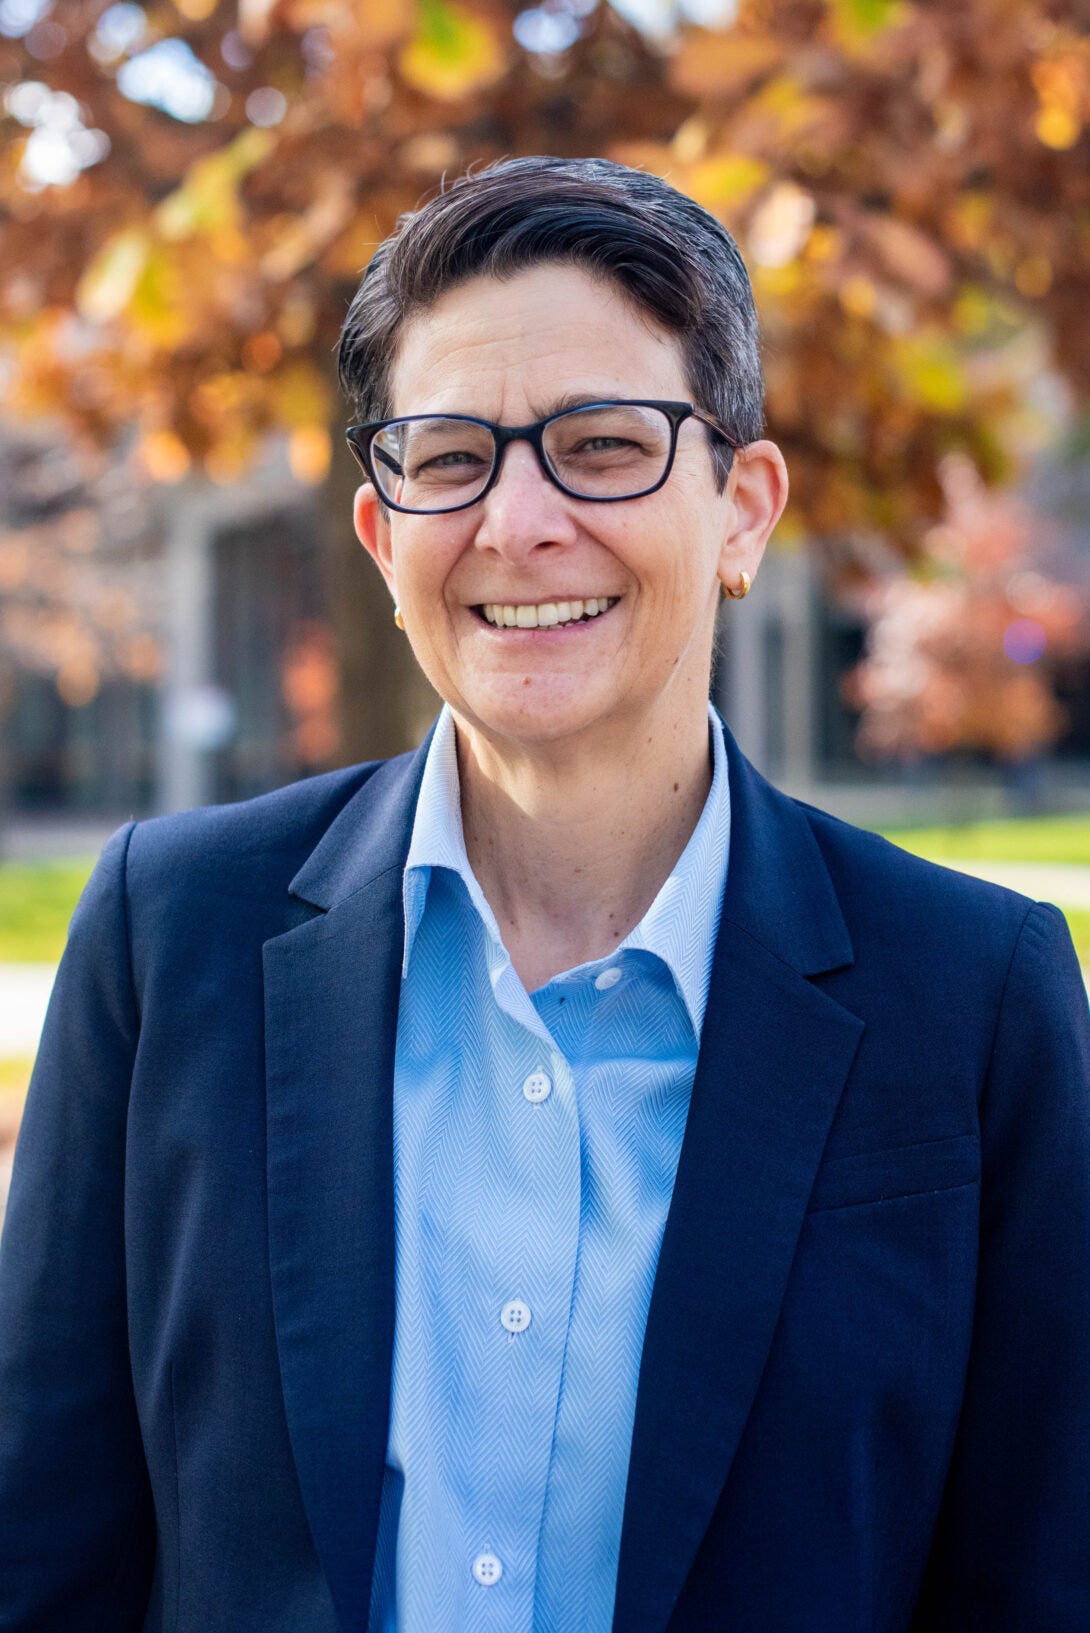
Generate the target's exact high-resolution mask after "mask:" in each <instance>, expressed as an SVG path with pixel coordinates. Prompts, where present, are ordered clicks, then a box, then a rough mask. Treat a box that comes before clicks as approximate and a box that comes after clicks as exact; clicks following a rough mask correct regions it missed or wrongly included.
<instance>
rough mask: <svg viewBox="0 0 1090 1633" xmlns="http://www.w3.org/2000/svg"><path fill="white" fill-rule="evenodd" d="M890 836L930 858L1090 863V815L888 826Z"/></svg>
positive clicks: (937, 860)
mask: <svg viewBox="0 0 1090 1633" xmlns="http://www.w3.org/2000/svg"><path fill="white" fill-rule="evenodd" d="M883 831H884V832H885V836H886V838H887V839H892V840H893V842H894V844H896V845H903V846H904V848H905V850H908V851H913V852H914V853H915V854H916V855H917V856H926V857H927V858H928V860H929V861H932V862H944V861H946V860H947V858H948V857H950V858H953V859H954V860H956V861H959V862H1069V863H1071V862H1073V863H1077V864H1079V865H1081V866H1084V867H1090V816H1050V817H1011V818H1009V819H1003V820H1001V821H996V822H956V823H950V824H949V825H948V826H947V827H943V828H886V829H884V830H883Z"/></svg>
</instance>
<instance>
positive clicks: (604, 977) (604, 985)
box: [594, 964, 621, 992]
mask: <svg viewBox="0 0 1090 1633" xmlns="http://www.w3.org/2000/svg"><path fill="white" fill-rule="evenodd" d="M620 979H621V972H620V970H619V969H618V968H617V966H616V964H614V965H613V966H612V967H611V968H610V969H608V970H603V971H602V973H601V975H596V976H595V977H594V985H595V986H596V987H597V988H598V991H599V992H608V991H609V989H610V987H615V986H616V985H617V982H618V981H619V980H620Z"/></svg>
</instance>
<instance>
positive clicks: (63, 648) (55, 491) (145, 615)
mask: <svg viewBox="0 0 1090 1633" xmlns="http://www.w3.org/2000/svg"><path fill="white" fill-rule="evenodd" d="M149 541H150V526H149V517H148V514H147V505H146V503H145V502H144V496H143V495H142V494H141V492H140V491H139V488H137V491H136V492H134V491H133V488H132V484H131V482H130V481H129V479H128V476H127V473H126V471H125V469H124V467H123V466H120V465H118V463H117V462H116V461H114V460H111V459H108V458H106V457H104V456H102V455H101V454H100V455H99V456H98V457H97V458H95V457H90V456H85V457H83V458H82V459H81V458H77V457H75V456H74V455H73V453H72V452H71V451H68V450H66V449H65V448H64V447H63V445H62V443H61V441H60V439H59V438H58V437H57V436H56V434H55V432H54V434H53V435H50V431H49V428H48V427H45V426H39V427H37V428H36V431H35V432H34V433H28V432H24V433H22V434H21V435H16V434H15V432H14V431H12V430H11V429H10V428H9V429H7V430H6V431H5V434H4V436H3V438H2V439H0V827H2V823H3V819H4V814H5V810H6V795H7V783H8V776H7V766H6V764H5V761H4V748H5V735H6V734H5V732H4V730H3V724H4V718H5V715H6V713H7V710H8V708H9V706H10V704H11V703H12V701H13V699H14V690H15V681H16V676H17V674H18V673H19V672H26V671H28V670H29V671H32V672H33V671H38V672H40V673H44V674H48V675H52V676H53V677H54V678H55V681H56V685H57V690H58V692H59V694H60V696H61V698H62V699H63V700H64V702H66V703H70V704H74V705H79V704H85V703H89V702H90V701H91V699H92V698H93V697H95V696H96V695H97V693H98V691H99V687H100V685H101V682H102V680H103V678H104V677H105V676H109V675H124V676H127V677H128V678H129V679H131V680H136V681H145V682H147V681H152V680H154V679H155V678H156V677H157V676H158V674H159V670H160V663H161V652H160V646H159V641H158V639H157V635H158V628H159V623H160V613H161V608H160V604H159V582H160V575H159V573H158V572H157V571H156V569H155V563H154V561H152V560H149V559H148V547H149ZM2 837H3V835H2V832H0V842H2Z"/></svg>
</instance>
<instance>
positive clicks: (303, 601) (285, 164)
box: [0, 0, 1090, 1207]
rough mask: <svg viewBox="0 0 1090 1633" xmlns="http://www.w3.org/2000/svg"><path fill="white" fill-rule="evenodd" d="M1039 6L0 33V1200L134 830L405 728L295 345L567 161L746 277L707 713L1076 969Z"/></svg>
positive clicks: (399, 738)
mask: <svg viewBox="0 0 1090 1633" xmlns="http://www.w3.org/2000/svg"><path fill="white" fill-rule="evenodd" d="M1088 25H1090V20H1088V13H1087V11H1086V8H1085V6H1084V5H1081V4H1075V3H1063V0H1055V3H1046V0H959V3H958V4H957V5H948V4H938V3H911V0H541V3H540V4H536V5H535V4H533V3H529V4H520V3H519V0H364V3H360V4H354V3H351V0H239V3H233V0H232V3H229V0H153V3H149V4H145V5H139V4H134V3H130V0H123V3H119V4H103V3H101V0H63V3H62V0H52V3H51V0H0V1207H2V1197H3V1192H4V1175H5V1172H6V1169H5V1164H6V1163H10V1153H11V1149H12V1146H13V1143H14V1138H15V1133H16V1130H17V1126H18V1119H19V1114H20V1109H21V1104H22V1097H23V1094H24V1092H25V1087H26V1082H27V1078H28V1076H29V1071H30V1065H31V1062H32V1059H33V1054H34V1049H35V1046H36V1040H37V1031H38V1028H39V1026H40V1023H41V1016H42V1013H43V1011H44V1004H45V1001H46V999H47V996H48V992H49V986H50V983H51V981H52V974H53V970H54V967H55V963H56V960H57V958H58V957H59V955H60V951H61V948H62V947H63V941H64V933H65V927H66V924H67V920H68V916H69V914H70V912H71V908H72V905H73V903H74V900H75V897H76V895H77V894H78V891H79V889H80V887H81V885H82V883H83V881H84V880H85V878H86V876H87V872H88V871H89V867H90V864H91V861H92V859H93V856H94V854H95V852H96V851H97V849H98V847H99V846H100V844H101V842H102V840H103V839H104V838H105V836H106V835H107V834H108V833H109V832H110V831H111V829H112V828H113V827H115V826H116V825H117V824H118V823H119V822H120V821H123V820H125V819H126V818H128V817H129V816H142V815H146V814H150V813H153V812H156V811H164V810H172V809H179V808H183V807H186V806H190V805H195V804H200V803H205V802H208V801H219V800H234V799H241V798H246V797H248V796H250V795H254V794H258V793H261V792H263V791H265V790H267V789H269V788H272V787H275V786H276V785H277V784H279V783H282V782H286V781H288V780H290V779H293V778H296V777H299V776H304V775H307V774H309V773H312V772H315V771H319V770H322V769H324V768H326V767H329V766H333V765H337V764H344V763H348V762H351V761H355V760H358V759H363V758H370V757H373V756H376V755H382V754H388V753H393V752H397V751H399V750H400V749H402V748H404V747H407V746H410V745H411V744H413V743H415V742H416V741H418V740H419V737H420V736H421V734H422V732H423V730H424V729H425V727H426V725H427V724H428V722H429V721H430V719H431V717H432V714H433V712H434V709H435V698H434V695H433V694H431V693H430V692H429V689H428V688H427V686H426V684H425V683H424V682H423V681H422V680H421V678H420V677H419V676H418V674H417V673H416V672H415V670H414V667H413V665H412V660H411V657H410V655H409V652H408V648H407V646H406V644H405V642H404V640H403V638H402V637H401V636H400V635H399V634H398V633H397V631H396V630H395V629H394V626H393V623H392V620H391V618H390V609H389V603H388V600H387V597H386V593H385V590H384V589H383V587H382V585H381V583H380V580H379V578H378V575H377V573H375V572H374V570H373V569H372V568H370V566H369V564H367V563H366V562H365V560H364V557H363V553H362V551H361V550H360V548H359V546H358V544H357V543H356V541H355V538H354V536H353V533H352V528H351V521H350V509H351V496H352V492H353V489H354V485H355V467H354V465H353V463H352V461H351V458H350V456H349V454H348V452H347V449H346V448H345V445H344V439H343V426H344V424H345V422H346V414H345V411H344V407H343V405H342V403H341V402H340V401H339V400H338V394H337V390H336V385H335V370H334V347H335V343H336V337H337V333H338V330H339V327H340V324H341V321H342V319H343V316H344V313H345V310H346V307H347V304H348V301H349V300H350V298H351V295H352V292H353V290H354V288H355V286H356V283H357V281H358V278H359V275H360V273H361V271H362V269H363V268H364V267H365V266H366V264H367V261H368V258H369V256H370V254H371V253H372V251H373V248H374V246H375V245H376V244H377V243H378V242H379V241H380V240H381V239H382V238H383V237H384V236H385V235H386V234H387V233H388V232H389V231H390V230H391V229H392V227H393V226H394V224H395V222H396V220H397V217H398V215H399V214H400V213H401V212H402V211H403V210H405V209H408V208H411V207H412V206H413V205H414V204H415V203H416V202H417V201H418V200H419V199H420V198H421V196H422V195H424V194H426V193H427V192H428V191H430V190H431V189H433V188H434V187H436V185H437V184H438V183H439V182H440V180H441V178H442V177H443V176H444V175H447V176H451V175H455V174H457V173H458V172H460V171H461V170H463V169H464V168H465V167H466V166H467V165H469V164H473V163H481V162H487V161H488V160H491V159H495V158H499V157H502V156H505V155H511V154H517V153H533V152H547V153H556V154H571V155H577V154H605V155H608V156H610V157H613V158H617V159H620V160H622V161H624V162H626V163H629V164H634V165H640V166H643V167H644V168H646V169H649V170H652V171H654V172H655V173H657V174H659V175H662V176H665V177H666V178H667V179H668V180H669V181H670V182H671V183H672V184H673V185H674V186H676V187H678V188H680V189H682V190H683V191H685V192H687V193H690V194H691V195H692V196H693V197H695V198H696V199H698V200H699V201H700V202H701V203H702V204H703V205H705V206H706V207H707V208H708V209H709V210H711V211H713V212H714V213H715V214H716V215H717V216H718V217H719V218H720V219H722V220H723V221H724V222H725V223H726V224H727V225H728V226H729V227H730V229H731V231H732V232H733V233H734V234H735V235H736V237H737V238H738V240H739V243H740V245H741V247H742V250H743V253H744V255H745V257H746V260H747V263H748V265H749V267H750V269H751V273H752V276H753V281H754V287H755V293H756V298H757V304H758V308H759V311H760V313H761V317H762V321H763V328H764V335H765V366H766V373H767V382H768V419H769V432H770V435H772V436H773V437H774V438H775V439H776V440H777V441H778V442H779V443H780V444H781V446H782V447H783V450H784V452H785V455H786V457H787V461H788V465H789V468H790V472H791V477H792V500H791V505H790V508H789V511H788V513H787V515H786V517H785V519H784V521H783V523H782V524H781V526H780V528H779V530H778V533H777V536H776V539H775V541H774V547H773V549H772V552H771V554H770V558H769V559H768V561H767V563H766V566H765V568H764V569H763V571H762V574H761V577H760V580H759V582H758V585H757V588H756V592H755V594H754V595H753V596H752V597H751V598H750V599H749V600H747V602H746V603H745V605H744V607H741V606H739V607H735V606H731V607H729V608H728V609H727V612H728V616H727V617H726V619H725V626H724V631H723V641H722V653H721V657H720V661H719V665H718V669H717V673H716V677H715V695H716V698H717V701H718V702H719V704H720V706H721V707H722V709H723V711H724V713H725V714H726V716H727V718H728V720H729V721H730V723H731V725H732V727H733V728H734V730H735V731H736V733H737V735H738V737H739V739H740V741H741V743H742V746H743V747H744V748H745V749H746V751H747V752H748V753H749V754H750V756H751V757H752V758H753V759H754V760H755V761H756V762H757V764H758V765H759V766H760V767H761V768H762V769H764V770H765V771H766V772H767V773H768V774H769V775H771V776H772V777H773V778H774V780H776V781H777V782H778V783H779V784H780V785H781V786H783V787H786V788H788V789H789V790H791V791H792V792H795V793H799V794H801V795H802V796H803V797H805V798H807V799H810V800H812V801H813V802H814V803H816V804H819V805H822V806H825V807H826V808H828V809H831V810H834V811H836V812H838V813H840V814H842V815H844V816H845V817H847V818H848V819H849V820H852V821H855V822H859V823H862V824H864V825H867V826H873V827H879V828H882V829H883V830H884V831H887V832H889V833H890V834H891V837H894V838H895V839H897V840H898V841H899V842H901V843H903V844H906V845H908V846H910V847H911V848H914V849H916V850H919V851H920V852H921V853H922V854H926V855H931V856H934V857H937V858H940V859H946V860H949V861H951V862H952V863H954V864H955V865H958V866H963V867H968V868H970V869H974V870H976V871H978V872H981V873H984V874H986V875H987V876H989V877H993V878H997V879H1000V880H1001V881H1002V882H1005V883H1011V884H1013V885H1015V886H1016V887H1017V888H1020V889H1024V890H1026V891H1027V892H1028V893H1030V894H1032V895H1035V896H1041V897H1046V898H1048V899H1052V900H1055V901H1058V902H1059V903H1060V905H1061V906H1062V907H1064V909H1065V911H1067V913H1068V917H1069V922H1070V924H1071V927H1072V930H1073V933H1074V935H1075V939H1076V943H1077V945H1078V946H1079V950H1080V955H1081V956H1082V958H1083V962H1084V964H1090V817H1088V816H1087V815H1086V813H1087V812H1088V811H1090V618H1088V615H1087V614H1088V605H1090V415H1088V403H1090V323H1088V321H1087V314H1088V305H1090V163H1088V159H1090V141H1088V138H1087V133H1086V126H1087V123H1088V122H1090V31H1088Z"/></svg>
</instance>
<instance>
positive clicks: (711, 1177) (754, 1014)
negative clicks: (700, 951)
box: [613, 741, 863, 1633]
mask: <svg viewBox="0 0 1090 1633" xmlns="http://www.w3.org/2000/svg"><path fill="white" fill-rule="evenodd" d="M729 754H730V770H731V805H732V834H731V860H730V870H729V872H728V875H727V888H726V894H725V897H724V902H723V912H722V917H721V919H720V926H719V936H718V940H717V943H716V951H715V959H714V962H713V966H712V975H711V982H710V987H709V992H708V1006H707V1010H706V1013H705V1018H704V1027H703V1031H702V1033H701V1041H700V1052H699V1056H698V1059H697V1069H696V1076H695V1080H694V1083H693V1091H692V1098H691V1101H690V1105H689V1114H688V1118H687V1121H686V1126H685V1137H684V1140H683V1142H682V1148H681V1155H680V1159H679V1162H678V1170H677V1178H676V1181H675V1184H674V1194H673V1198H672V1201H671V1205H670V1211H669V1214H668V1216H667V1221H666V1228H665V1231H664V1233H663V1240H662V1247H661V1251H660V1254H659V1262H658V1268H657V1272H656V1276H655V1283H654V1287H653V1290H652V1295H651V1306H650V1310H649V1312H648V1319H647V1327H646V1330H645V1336H644V1345H643V1353H642V1359H641V1364H640V1377H639V1386H638V1391H637V1397H636V1413H635V1422H634V1427H633V1436H632V1452H631V1458H630V1462H629V1471H628V1484H627V1488H626V1492H625V1508H624V1522H623V1528H622V1532H621V1549H620V1561H619V1566H618V1574H617V1595H616V1600H615V1605H614V1621H613V1627H614V1633H663V1630H664V1629H665V1628H666V1626H667V1623H668V1621H669V1619H670V1616H671V1614H672V1612H673V1608H674V1606H675V1604H676V1603H677V1600H678V1598H679V1596H680V1594H681V1592H682V1589H683V1587H684V1584H685V1579H686V1577H687V1576H688V1574H689V1571H690V1569H691V1568H692V1565H693V1561H694V1559H695V1557H696V1553H697V1550H698V1549H699V1547H700V1543H701V1540H702V1538H703V1536H704V1533H705V1532H706V1530H707V1528H708V1525H709V1523H710V1521H711V1518H712V1515H713V1513H714V1512H715V1508H716V1505H717V1504H718V1502H719V1499H720V1497H721V1495H722V1492H723V1488H724V1486H725V1485H726V1482H727V1479H728V1477H729V1475H730V1470H731V1466H732V1464H733V1462H734V1458H735V1454H736V1452H737V1450H738V1445H739V1442H740V1440H741V1438H742V1435H743V1432H744V1430H745V1426H746V1421H747V1419H748V1416H749V1412H750V1408H751V1406H752V1404H753V1400H754V1398H755V1396H756V1393H757V1389H758V1387H759V1385H760V1380H761V1377H762V1374H763V1372H764V1369H765V1365H766V1362H767V1360H768V1355H769V1351H770V1349H771V1345H772V1339H773V1333H774V1331H775V1327H776V1323H777V1320H778V1319H779V1313H780V1308H781V1305H782V1303H783V1299H784V1295H785V1292H786V1288H787V1282H788V1277H789V1275H790V1273H791V1267H792V1264H793V1262H794V1258H795V1248H796V1245H797V1242H798V1238H799V1233H800V1231H801V1229H802V1224H803V1219H804V1216H805V1213H806V1207H807V1203H808V1201H809V1197H810V1192H811V1190H812V1187H813V1183H814V1177H815V1174H816V1172H817V1168H818V1164H819V1162H820V1160H821V1154H822V1151H823V1149H824V1146H825V1142H826V1139H827V1137H828V1133H829V1128H830V1126H831V1123H832V1120H833V1117H834V1116H835V1114H836V1109H837V1106H838V1104H839V1102H840V1097H841V1094H842V1092H843V1089H844V1085H845V1082H846V1080H847V1077H848V1074H849V1072H850V1070H851V1066H852V1063H853V1061H854V1058H855V1054H856V1051H857V1049H858V1046H859V1041H860V1038H861V1036H862V1032H863V1022H862V1021H861V1020H860V1019H859V1018H858V1017H857V1016H855V1015H853V1014H851V1013H850V1012H849V1011H848V1010H846V1009H844V1008H843V1007H842V1006H841V1005H840V1004H839V1003H837V1002H835V1001H834V1000H833V999H832V998H831V997H829V995H828V994H827V993H826V992H824V991H823V990H822V989H821V988H820V987H819V986H817V985H815V984H814V983H813V982H812V980H811V979H809V978H810V977H813V976H817V975H820V974H823V973H825V972H826V971H829V970H832V969H836V968H839V967H841V966H843V965H846V964H850V963H851V962H852V947H851V941H850V939H849V936H848V932H847V927H846V926H845V923H844V918H843V914H842V912H841V910H840V905H839V902H838V901H837V898H836V892H835V890H834V888H833V884H832V880H831V879H830V877H829V873H828V869H827V868H826V866H825V861H824V858H823V856H822V854H821V850H820V847H819V846H818V844H817V841H816V839H815V838H814V834H813V831H812V829H811V827H810V823H809V820H808V818H807V815H806V813H805V810H804V808H802V807H800V806H798V805H797V804H796V803H795V802H794V801H792V800H790V799H788V798H787V797H786V796H785V795H783V794H781V793H779V792H778V791H777V790H776V789H774V788H772V787H771V786H770V785H769V784H768V783H766V782H765V780H764V779H763V778H762V777H761V776H759V774H758V773H757V772H756V771H755V770H754V769H753V767H752V766H750V765H749V763H748V762H747V761H746V760H745V759H744V758H743V757H742V755H741V754H740V752H739V750H738V748H737V745H736V744H734V743H733V741H731V742H730V744H729Z"/></svg>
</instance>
